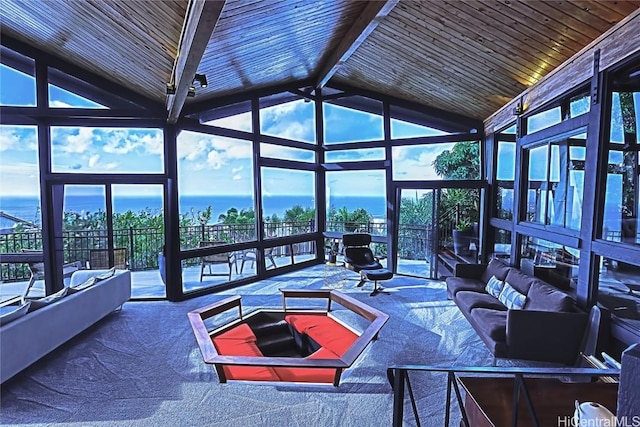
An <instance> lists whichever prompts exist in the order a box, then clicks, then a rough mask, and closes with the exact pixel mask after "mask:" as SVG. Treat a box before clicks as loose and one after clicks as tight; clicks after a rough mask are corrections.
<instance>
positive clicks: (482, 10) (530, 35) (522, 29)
mask: <svg viewBox="0 0 640 427" xmlns="http://www.w3.org/2000/svg"><path fill="white" fill-rule="evenodd" d="M464 4H465V5H466V6H468V7H471V8H473V10H476V11H477V15H478V17H479V18H480V19H484V20H487V22H488V25H493V22H498V23H500V24H501V28H503V29H506V28H508V29H510V30H512V31H514V32H515V34H514V36H513V38H514V39H516V40H522V39H523V38H524V39H526V40H529V41H530V43H535V44H537V45H538V47H539V48H540V46H542V47H546V48H551V50H552V51H553V52H554V53H556V55H557V57H558V58H559V59H560V60H561V61H564V60H565V59H566V58H568V57H570V56H571V55H572V53H573V52H576V51H577V50H579V49H580V45H579V44H577V43H574V42H572V41H571V42H570V43H569V44H566V43H565V44H563V43H560V42H558V41H557V40H554V39H550V38H548V37H547V36H544V38H545V39H547V40H549V41H550V42H551V44H550V45H548V44H545V43H544V42H543V41H541V40H539V39H538V38H539V37H540V31H539V29H538V30H536V29H533V28H530V27H529V26H527V25H524V24H523V23H521V22H518V21H516V20H514V19H513V18H510V17H509V16H507V15H504V14H503V13H502V12H500V11H497V10H495V9H493V8H491V4H490V3H488V2H487V3H485V2H465V3H464ZM476 5H477V8H476ZM518 34H521V35H522V36H521V37H520V36H518Z"/></svg>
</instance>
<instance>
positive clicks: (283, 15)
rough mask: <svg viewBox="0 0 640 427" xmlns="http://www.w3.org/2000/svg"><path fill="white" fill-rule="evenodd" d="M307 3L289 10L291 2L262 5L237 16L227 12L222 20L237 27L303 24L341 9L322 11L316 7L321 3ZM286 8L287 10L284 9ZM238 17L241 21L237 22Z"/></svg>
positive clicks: (336, 12) (337, 12)
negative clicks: (276, 23)
mask: <svg viewBox="0 0 640 427" xmlns="http://www.w3.org/2000/svg"><path fill="white" fill-rule="evenodd" d="M306 3H308V4H307V6H306V7H303V8H299V7H298V8H291V6H292V5H293V4H294V2H291V1H278V2H277V4H275V5H262V6H264V7H260V8H247V9H246V10H244V11H242V12H241V13H238V14H235V15H233V14H231V13H229V11H226V10H225V12H224V16H223V18H224V19H225V20H229V21H233V22H235V23H236V24H238V26H241V27H242V26H244V25H245V24H247V23H250V24H251V26H260V25H262V24H264V23H265V22H266V23H268V22H272V21H273V20H277V21H279V22H280V21H285V22H288V23H290V24H294V23H305V21H308V20H309V19H312V18H314V17H323V16H329V15H331V14H336V15H338V14H339V13H340V10H342V8H333V9H328V10H327V9H322V8H321V7H319V6H318V5H321V2H317V3H316V2H306ZM284 6H286V7H287V8H289V9H284V8H283V7H284ZM238 16H240V17H241V18H242V19H241V20H239V19H238Z"/></svg>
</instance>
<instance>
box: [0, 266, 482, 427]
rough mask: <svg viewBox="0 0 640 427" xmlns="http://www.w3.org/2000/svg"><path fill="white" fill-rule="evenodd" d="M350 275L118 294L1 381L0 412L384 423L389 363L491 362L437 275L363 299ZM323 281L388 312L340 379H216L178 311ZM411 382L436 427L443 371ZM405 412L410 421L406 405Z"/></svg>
mask: <svg viewBox="0 0 640 427" xmlns="http://www.w3.org/2000/svg"><path fill="white" fill-rule="evenodd" d="M357 279H358V275H356V274H355V273H352V272H347V273H346V274H344V275H340V276H339V277H338V278H337V279H336V277H335V274H334V273H331V274H329V275H328V274H327V272H326V267H324V266H322V265H320V266H315V267H311V268H308V269H305V270H304V271H300V272H295V273H291V274H287V275H282V276H279V277H277V278H274V279H271V280H265V281H261V282H259V283H255V284H252V285H249V286H245V287H242V288H239V289H234V290H229V291H225V292H221V293H217V294H212V295H207V296H204V297H200V298H196V299H192V300H189V301H184V302H180V303H172V302H166V301H158V302H128V303H126V304H125V305H124V307H123V309H122V310H121V311H119V312H114V313H112V314H110V315H109V316H108V317H106V318H105V319H103V320H102V321H101V322H99V323H98V324H96V325H94V326H93V327H91V328H90V329H89V330H87V331H85V332H84V333H82V334H81V335H79V336H77V337H76V338H74V339H73V340H71V341H69V342H67V343H66V344H64V345H63V346H61V347H60V348H58V349H57V350H55V351H53V352H52V353H50V354H49V355H47V356H46V357H45V358H43V359H41V360H40V361H39V362H37V363H36V364H34V365H33V366H31V367H30V368H28V369H27V370H25V371H23V372H22V373H20V374H18V375H17V376H16V377H14V378H13V379H11V380H10V381H8V382H6V383H5V384H3V385H2V388H1V397H0V405H1V415H0V417H1V418H0V421H1V422H2V425H13V426H15V425H28V426H34V427H35V426H51V425H74V426H102V425H118V426H225V427H247V426H291V427H298V426H300V427H310V426H363V427H373V426H389V425H391V420H392V407H393V395H392V390H391V387H390V386H389V384H388V382H387V378H386V368H387V367H388V366H391V365H393V364H424V365H438V366H452V365H455V366H489V365H491V363H492V362H493V358H492V356H491V354H490V353H489V352H488V351H487V349H486V347H485V346H484V344H483V343H482V342H481V341H480V339H479V338H478V337H477V335H476V334H475V332H474V331H473V329H472V328H471V327H470V326H469V324H468V323H467V321H466V320H465V319H464V317H463V316H462V314H461V313H460V312H459V311H458V309H457V308H456V306H455V305H454V304H453V303H452V302H451V301H449V300H447V298H446V291H445V287H444V283H443V282H440V281H428V280H424V279H418V278H408V277H401V276H396V277H395V278H393V279H392V280H390V281H387V282H384V287H385V288H386V289H387V290H388V291H390V292H389V294H388V295H386V294H380V295H377V296H375V297H371V296H369V292H370V291H371V287H372V284H371V283H368V284H367V285H366V286H365V287H363V288H357V287H356V286H355V285H356V283H357V281H358V280H357ZM327 286H329V287H333V288H336V289H339V290H341V291H342V292H344V293H346V294H348V295H351V296H353V297H355V298H357V299H358V300H360V301H363V302H365V303H367V304H369V305H371V306H373V307H375V308H377V309H379V310H381V311H384V312H385V313H387V314H389V315H390V319H389V321H388V322H387V324H386V325H385V326H384V327H383V329H382V331H381V333H380V337H379V339H378V340H377V341H374V342H372V343H371V344H370V345H369V347H367V349H366V350H365V351H364V353H363V354H362V355H361V356H360V358H359V359H358V360H357V361H356V363H355V364H354V365H353V366H352V367H351V368H350V369H347V370H346V371H345V372H344V374H343V376H342V381H341V384H340V386H339V387H333V386H330V385H326V386H319V385H297V384H273V383H270V384H264V383H248V382H235V383H233V382H230V383H227V384H220V383H219V382H218V378H217V376H216V373H215V370H214V369H213V367H212V366H209V365H206V364H204V363H203V361H202V357H201V354H200V351H199V349H198V347H197V344H196V341H195V338H194V336H193V333H192V331H191V328H190V325H189V322H188V320H187V312H189V311H190V310H193V309H195V308H198V307H203V306H205V305H208V304H211V303H213V302H215V301H217V300H220V299H222V298H225V297H227V296H229V295H242V305H243V310H244V311H245V312H246V313H247V312H249V311H253V310H254V309H258V308H263V307H265V308H280V307H281V304H282V302H281V297H280V293H279V289H280V288H292V289H296V288H321V287H327ZM336 315H337V316H338V317H339V316H340V315H341V312H340V310H337V314H336ZM347 315H348V314H347ZM0 363H1V361H0ZM412 384H413V386H414V391H415V393H416V395H417V397H418V407H419V410H420V414H421V421H422V425H442V424H443V420H444V404H445V394H444V393H445V388H446V378H445V377H444V376H442V374H420V375H416V377H415V378H412ZM454 406H455V405H454ZM456 414H457V411H456ZM456 416H458V415H456ZM405 420H406V423H405V425H415V421H414V420H413V416H412V414H411V411H410V407H409V406H408V404H407V406H406V409H405ZM452 425H453V424H452Z"/></svg>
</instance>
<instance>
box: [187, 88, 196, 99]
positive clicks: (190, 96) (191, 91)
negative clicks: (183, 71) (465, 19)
mask: <svg viewBox="0 0 640 427" xmlns="http://www.w3.org/2000/svg"><path fill="white" fill-rule="evenodd" d="M187 96H188V97H189V98H193V97H194V96H196V88H195V87H193V86H191V87H190V88H189V92H187Z"/></svg>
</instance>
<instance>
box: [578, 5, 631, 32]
mask: <svg viewBox="0 0 640 427" xmlns="http://www.w3.org/2000/svg"><path fill="white" fill-rule="evenodd" d="M572 3H573V4H574V5H576V6H577V7H579V8H581V9H583V10H584V9H586V10H587V11H588V12H590V13H594V14H596V15H598V16H600V17H601V18H603V19H604V20H605V21H607V22H608V23H609V25H610V26H613V25H615V24H617V23H618V22H620V21H621V20H622V19H624V17H626V16H628V15H629V14H630V13H631V12H633V11H634V10H636V9H637V8H638V7H640V2H633V1H619V2H617V3H616V4H615V7H609V3H608V2H601V1H593V0H574V1H572ZM634 3H638V4H634Z"/></svg>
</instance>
